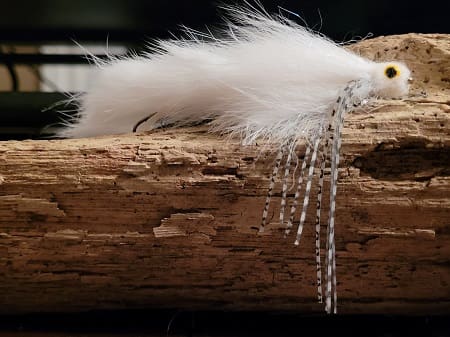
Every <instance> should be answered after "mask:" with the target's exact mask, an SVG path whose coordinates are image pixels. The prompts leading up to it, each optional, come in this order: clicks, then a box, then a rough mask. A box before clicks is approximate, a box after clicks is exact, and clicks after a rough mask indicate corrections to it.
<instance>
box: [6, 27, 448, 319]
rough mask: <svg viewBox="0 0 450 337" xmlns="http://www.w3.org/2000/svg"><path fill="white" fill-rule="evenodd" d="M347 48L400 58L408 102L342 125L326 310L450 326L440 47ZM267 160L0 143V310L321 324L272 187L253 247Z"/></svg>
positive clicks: (149, 137)
mask: <svg viewBox="0 0 450 337" xmlns="http://www.w3.org/2000/svg"><path fill="white" fill-rule="evenodd" d="M353 48H356V49H358V50H359V51H360V52H361V53H363V54H365V55H367V56H369V57H372V58H376V59H381V58H383V59H390V58H396V59H403V60H405V61H406V62H407V63H408V65H409V66H410V68H411V69H413V76H414V84H413V88H412V89H413V90H412V94H411V96H410V97H409V98H408V99H405V100H403V101H400V100H392V101H379V102H378V103H377V105H376V106H374V107H365V108H363V109H362V110H358V111H355V112H354V113H352V114H350V115H349V116H348V118H347V121H346V126H345V129H344V135H343V148H342V154H343V161H342V163H341V168H340V181H339V186H338V204H337V228H336V246H337V247H336V249H337V273H338V275H337V277H338V295H339V309H340V311H341V312H344V313H416V314H418V313H422V314H424V313H426V314H430V313H447V314H448V313H450V177H449V175H450V167H449V163H450V131H449V130H450V115H449V112H450V105H449V104H450V96H449V92H450V90H449V89H450V88H449V83H450V74H449V69H450V36H448V35H413V34H411V35H404V36H394V37H386V38H378V39H374V40H368V41H363V42H361V43H359V44H357V45H356V46H354V47H353ZM381 56H382V57H381ZM131 127H132V126H130V129H131ZM299 153H300V154H301V153H302V149H299ZM273 160H274V155H273V152H271V151H270V149H268V148H266V147H264V148H263V147H262V146H261V145H259V146H246V147H244V146H240V145H239V144H238V143H237V142H236V141H232V140H224V139H222V138H221V137H219V136H216V135H211V134H208V133H206V132H205V129H204V128H190V129H189V128H186V129H176V130H163V131H156V132H152V133H148V134H138V135H134V134H130V135H122V136H110V137H100V138H95V139H80V140H55V141H21V142H16V141H9V142H2V143H0V312H1V313H20V312H36V311H76V310H88V309H106V308H107V309H111V308H122V309H123V308H137V307H153V308H161V307H166V308H167V307H171V308H174V307H178V308H189V309H200V308H201V309H232V310H244V309H257V310H296V311H307V312H312V311H317V312H321V311H322V310H323V305H322V304H317V303H316V294H315V292H316V286H315V263H314V242H313V241H314V238H313V234H314V231H313V220H314V219H313V218H314V217H313V216H311V214H312V213H310V216H309V219H308V222H307V224H306V226H305V230H304V236H303V238H302V242H301V244H300V246H299V247H296V246H294V245H293V241H294V238H293V237H288V238H287V239H284V238H283V226H281V225H280V224H279V223H277V216H276V215H277V213H278V210H279V188H278V190H276V192H278V193H276V195H275V198H274V201H273V203H272V205H273V207H272V208H271V215H273V217H272V218H271V222H270V224H268V226H267V228H266V232H265V233H264V234H258V226H259V222H260V217H261V213H262V208H263V205H264V201H265V195H266V191H267V186H268V180H269V177H270V171H271V166H272V164H273ZM313 192H314V191H313ZM313 208H314V205H312V208H311V210H310V211H313Z"/></svg>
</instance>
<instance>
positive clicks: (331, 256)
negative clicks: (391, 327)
mask: <svg viewBox="0 0 450 337" xmlns="http://www.w3.org/2000/svg"><path fill="white" fill-rule="evenodd" d="M359 84H360V83H358V82H350V83H349V84H348V85H347V86H346V87H345V89H344V92H343V95H342V96H339V98H338V100H337V103H338V106H337V109H336V110H335V111H333V113H336V116H335V118H334V121H335V128H334V132H333V146H332V150H331V152H332V153H331V180H330V214H329V219H328V222H329V228H330V232H329V237H328V261H327V276H328V278H327V300H326V306H325V309H326V311H327V313H331V301H332V299H331V291H332V289H333V302H334V305H333V313H337V289H336V286H337V281H336V245H335V239H334V234H335V233H334V221H335V211H336V193H337V180H338V173H339V172H338V169H339V160H340V158H339V151H340V148H341V131H342V126H343V124H344V116H345V113H346V112H347V111H348V109H349V106H348V102H349V101H351V100H352V99H353V90H354V89H355V87H358V86H359ZM354 106H356V105H355V104H354Z"/></svg>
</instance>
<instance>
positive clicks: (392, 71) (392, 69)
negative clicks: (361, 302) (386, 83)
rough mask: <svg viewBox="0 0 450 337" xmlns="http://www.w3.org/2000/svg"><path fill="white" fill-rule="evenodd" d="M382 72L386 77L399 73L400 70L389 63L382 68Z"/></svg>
mask: <svg viewBox="0 0 450 337" xmlns="http://www.w3.org/2000/svg"><path fill="white" fill-rule="evenodd" d="M384 74H385V75H386V77H387V78H394V77H397V76H398V75H400V70H399V69H398V68H397V67H396V66H393V65H390V66H387V67H386V69H384Z"/></svg>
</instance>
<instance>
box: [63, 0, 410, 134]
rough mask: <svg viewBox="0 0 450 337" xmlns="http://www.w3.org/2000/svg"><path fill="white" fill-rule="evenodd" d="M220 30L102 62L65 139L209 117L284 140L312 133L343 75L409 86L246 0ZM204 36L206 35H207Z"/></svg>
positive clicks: (228, 129) (381, 86)
mask: <svg viewBox="0 0 450 337" xmlns="http://www.w3.org/2000/svg"><path fill="white" fill-rule="evenodd" d="M228 12H229V14H230V16H231V19H230V20H228V21H227V24H228V29H227V31H226V34H225V37H223V38H220V39H219V38H216V37H214V36H212V35H211V36H208V37H207V38H206V37H205V36H203V35H201V34H198V33H196V32H193V31H191V30H187V35H188V38H187V39H180V40H169V41H159V42H158V43H157V44H156V45H155V46H153V47H152V52H151V53H148V54H146V55H145V56H135V57H131V58H126V59H113V60H111V61H110V62H108V63H101V64H99V69H98V76H97V79H96V82H95V83H93V85H92V88H91V90H90V91H89V92H88V93H86V94H84V95H83V96H81V98H80V111H79V116H78V117H79V118H78V119H76V120H74V121H73V123H72V124H69V126H68V128H66V129H64V130H63V131H61V132H60V134H59V136H61V137H75V138H78V137H90V136H97V135H104V134H118V133H127V132H131V130H132V128H133V126H134V125H135V124H136V123H137V122H138V121H139V120H141V119H142V118H145V117H146V116H149V115H150V114H152V113H156V114H155V115H154V116H152V118H150V119H149V120H148V122H146V123H145V124H143V125H142V126H141V127H140V130H145V129H147V130H148V129H152V128H155V127H158V126H160V125H161V124H177V125H183V124H188V123H191V122H198V121H202V120H205V119H213V121H212V123H211V130H212V131H218V132H220V133H231V134H232V135H239V136H240V137H241V139H242V141H243V143H250V142H252V141H254V140H255V139H256V138H258V137H262V138H266V139H268V140H270V141H277V142H279V141H283V140H286V139H290V138H293V137H294V138H295V137H304V138H307V139H310V140H311V139H314V138H315V137H317V135H318V134H320V132H321V128H323V127H324V126H325V124H326V123H327V120H328V118H329V112H330V109H331V107H332V105H333V103H334V101H335V99H336V97H337V95H338V92H339V90H340V89H342V88H343V87H344V86H345V85H346V84H347V83H348V82H349V81H352V80H358V79H364V80H365V83H369V87H368V88H366V90H365V92H366V93H367V95H369V96H370V95H374V96H377V95H381V96H399V95H402V94H404V93H406V92H407V90H408V83H407V79H408V78H409V70H408V69H407V68H406V66H404V65H403V64H401V63H392V65H393V66H394V67H395V69H397V70H398V73H399V74H398V76H396V77H395V78H388V77H386V76H385V69H386V67H387V64H385V63H375V62H372V61H369V60H367V59H364V58H362V57H360V56H358V55H356V54H354V53H352V52H350V51H348V50H345V49H344V48H342V47H341V46H340V45H337V44H335V43H334V42H332V41H330V40H328V39H327V38H325V37H323V36H321V35H319V34H316V33H313V32H311V31H309V30H308V29H306V28H304V27H302V26H299V25H297V24H296V23H294V22H292V21H289V20H287V19H286V18H284V17H282V16H270V15H268V14H267V13H265V12H264V11H263V10H262V9H255V8H254V7H251V6H247V7H245V8H236V7H230V8H228ZM205 39H206V40H208V41H205Z"/></svg>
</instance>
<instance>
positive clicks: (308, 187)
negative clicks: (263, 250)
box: [295, 137, 320, 246]
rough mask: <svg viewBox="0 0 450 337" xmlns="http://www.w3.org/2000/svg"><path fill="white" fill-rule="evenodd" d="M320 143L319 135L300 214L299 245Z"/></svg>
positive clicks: (310, 164)
mask: <svg viewBox="0 0 450 337" xmlns="http://www.w3.org/2000/svg"><path fill="white" fill-rule="evenodd" d="M319 144H320V138H319V137H318V138H317V139H316V140H315V141H314V149H313V153H312V156H311V161H310V162H309V172H308V180H307V182H306V188H305V196H304V198H303V209H302V214H301V215H300V223H299V225H298V230H297V237H296V239H295V245H296V246H298V245H299V243H300V238H301V236H302V232H303V225H304V223H305V219H306V211H307V210H308V204H309V193H310V192H311V184H312V178H313V175H314V167H315V164H316V159H317V149H318V148H319Z"/></svg>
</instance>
